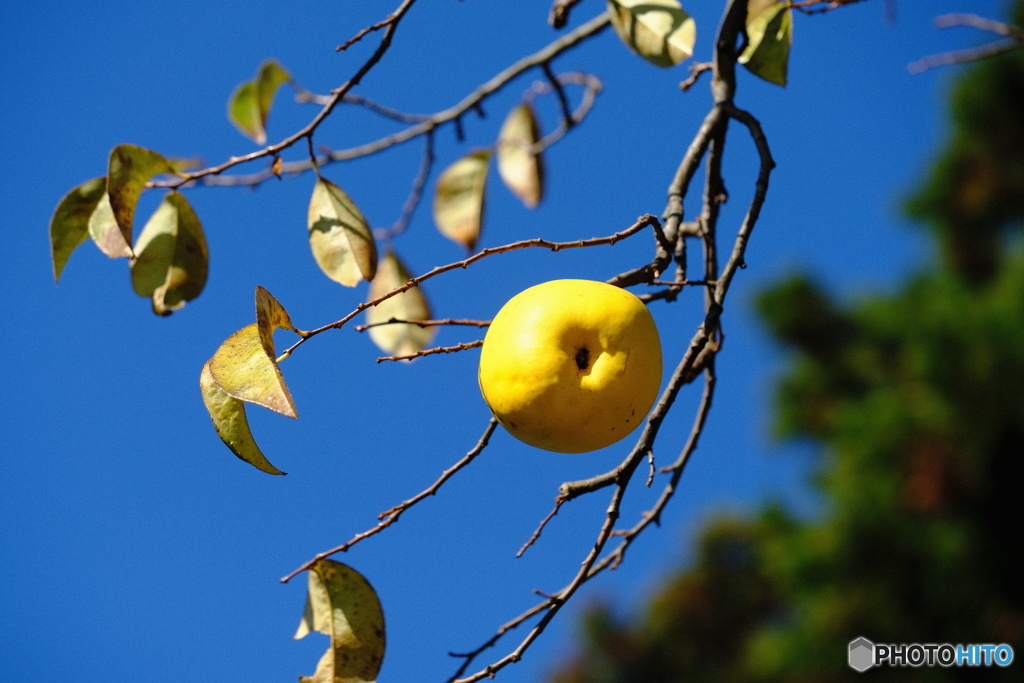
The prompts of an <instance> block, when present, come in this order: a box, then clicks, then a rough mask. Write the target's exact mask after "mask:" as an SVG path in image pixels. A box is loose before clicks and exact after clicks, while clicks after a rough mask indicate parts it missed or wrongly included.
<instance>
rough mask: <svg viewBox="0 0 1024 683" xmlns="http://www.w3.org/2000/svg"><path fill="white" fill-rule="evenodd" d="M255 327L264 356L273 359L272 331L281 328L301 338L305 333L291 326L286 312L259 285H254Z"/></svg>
mask: <svg viewBox="0 0 1024 683" xmlns="http://www.w3.org/2000/svg"><path fill="white" fill-rule="evenodd" d="M256 326H257V327H258V328H259V331H260V343H261V344H262V345H263V350H264V351H265V352H266V354H267V355H268V356H269V357H271V358H274V357H275V351H274V330H276V329H277V328H279V327H281V328H284V329H286V330H291V331H292V332H295V333H296V334H298V335H299V336H301V337H304V336H306V333H305V332H303V331H302V330H300V329H298V328H297V327H295V326H294V325H292V320H291V318H290V317H289V316H288V311H286V310H285V309H284V306H282V305H281V302H279V301H278V300H277V299H275V298H274V295H273V294H271V293H270V292H268V291H267V290H266V289H264V288H263V287H262V286H260V285H256Z"/></svg>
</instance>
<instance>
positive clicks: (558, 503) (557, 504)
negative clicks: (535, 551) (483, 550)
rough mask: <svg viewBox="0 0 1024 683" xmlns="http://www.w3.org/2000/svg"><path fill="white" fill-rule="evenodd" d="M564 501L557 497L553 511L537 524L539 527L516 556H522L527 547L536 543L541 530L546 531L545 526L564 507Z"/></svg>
mask: <svg viewBox="0 0 1024 683" xmlns="http://www.w3.org/2000/svg"><path fill="white" fill-rule="evenodd" d="M564 502H565V501H563V500H561V499H560V498H555V507H554V508H553V509H552V510H551V512H549V513H548V516H547V517H545V518H544V519H542V520H541V522H540V524H538V525H537V528H536V529H534V531H533V534H532V535H531V536H530V538H529V540H527V541H526V543H524V544H523V547H522V548H520V549H519V551H518V552H517V553H516V557H522V556H523V553H525V552H526V549H527V548H529V547H530V546H531V545H533V544H534V543H536V541H537V539H538V538H540V534H541V532H542V531H544V527H546V526H547V525H548V522H550V521H551V518H552V517H554V516H555V515H557V514H558V509H559V508H560V507H562V503H564Z"/></svg>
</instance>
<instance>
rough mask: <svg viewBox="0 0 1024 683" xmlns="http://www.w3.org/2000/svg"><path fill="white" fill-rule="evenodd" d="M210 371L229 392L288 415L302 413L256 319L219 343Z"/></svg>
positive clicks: (238, 397) (227, 392) (239, 397)
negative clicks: (265, 342)
mask: <svg viewBox="0 0 1024 683" xmlns="http://www.w3.org/2000/svg"><path fill="white" fill-rule="evenodd" d="M271 344H272V342H271ZM271 351H273V349H271ZM210 372H211V373H213V379H214V380H215V381H216V382H217V384H218V385H220V388H221V389H223V390H224V392H225V393H226V394H228V395H230V396H234V397H235V398H237V399H240V400H242V401H248V402H249V403H255V404H257V405H261V406H263V407H264V408H270V409H271V410H273V411H274V412H276V413H280V414H282V415H287V416H288V417H295V418H297V417H298V416H299V415H298V413H297V412H296V411H295V402H294V401H293V400H292V396H291V393H289V391H288V387H287V385H285V383H284V377H282V376H281V370H280V369H279V368H278V367H277V361H276V360H275V359H274V354H273V352H271V353H269V354H268V353H267V351H266V349H264V347H263V339H262V338H261V335H260V330H259V325H258V324H257V323H253V324H251V325H246V326H245V327H243V328H242V329H240V330H239V331H238V332H235V333H234V334H233V335H231V336H230V337H228V338H227V339H226V340H225V341H224V343H223V344H221V345H220V348H219V349H217V352H216V353H215V354H213V358H211V359H210Z"/></svg>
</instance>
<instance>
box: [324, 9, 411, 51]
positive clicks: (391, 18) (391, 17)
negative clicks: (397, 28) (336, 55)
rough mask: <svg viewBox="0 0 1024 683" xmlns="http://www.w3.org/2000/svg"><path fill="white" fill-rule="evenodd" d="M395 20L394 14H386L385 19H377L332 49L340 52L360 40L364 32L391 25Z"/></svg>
mask: <svg viewBox="0 0 1024 683" xmlns="http://www.w3.org/2000/svg"><path fill="white" fill-rule="evenodd" d="M395 20H396V17H395V15H394V14H391V15H388V17H387V18H385V19H383V20H381V21H378V22H377V23H376V24H373V25H371V26H367V27H366V28H364V29H363V30H362V31H360V32H359V33H357V34H355V35H354V36H352V37H351V38H349V39H348V40H346V41H345V42H344V43H342V44H341V45H339V46H338V47H336V48H334V51H335V52H342V51H343V50H347V49H348V48H350V47H351V46H352V45H354V44H356V43H358V42H359V41H360V40H362V39H363V37H364V36H365V35H366V34H368V33H370V32H372V31H379V30H380V29H382V28H384V27H385V26H389V25H391V24H392V23H393V22H394V21H395Z"/></svg>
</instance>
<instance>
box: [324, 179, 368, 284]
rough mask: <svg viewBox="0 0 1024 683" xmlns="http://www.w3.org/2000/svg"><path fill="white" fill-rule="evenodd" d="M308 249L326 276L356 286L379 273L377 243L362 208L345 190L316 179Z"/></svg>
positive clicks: (329, 182) (326, 181) (327, 181)
mask: <svg viewBox="0 0 1024 683" xmlns="http://www.w3.org/2000/svg"><path fill="white" fill-rule="evenodd" d="M308 220H309V246H310V249H312V250H313V258H315V259H316V262H317V265H319V266H320V269H321V270H323V271H324V273H325V274H326V275H327V277H329V278H331V279H332V280H334V281H335V282H338V283H340V284H343V285H345V286H346V287H353V286H355V285H356V284H358V283H359V281H360V280H372V279H373V276H374V274H375V273H376V272H377V244H376V242H374V239H373V231H372V230H370V225H369V224H368V223H367V222H366V218H365V217H364V216H363V214H362V212H361V211H360V210H359V207H357V206H356V205H355V202H353V201H352V198H351V197H349V196H348V195H347V194H346V193H345V191H344V190H342V189H341V188H340V187H338V186H337V185H335V184H334V183H332V182H331V181H329V180H325V179H324V178H317V181H316V185H315V186H314V187H313V196H312V198H311V199H310V201H309V219H308Z"/></svg>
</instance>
